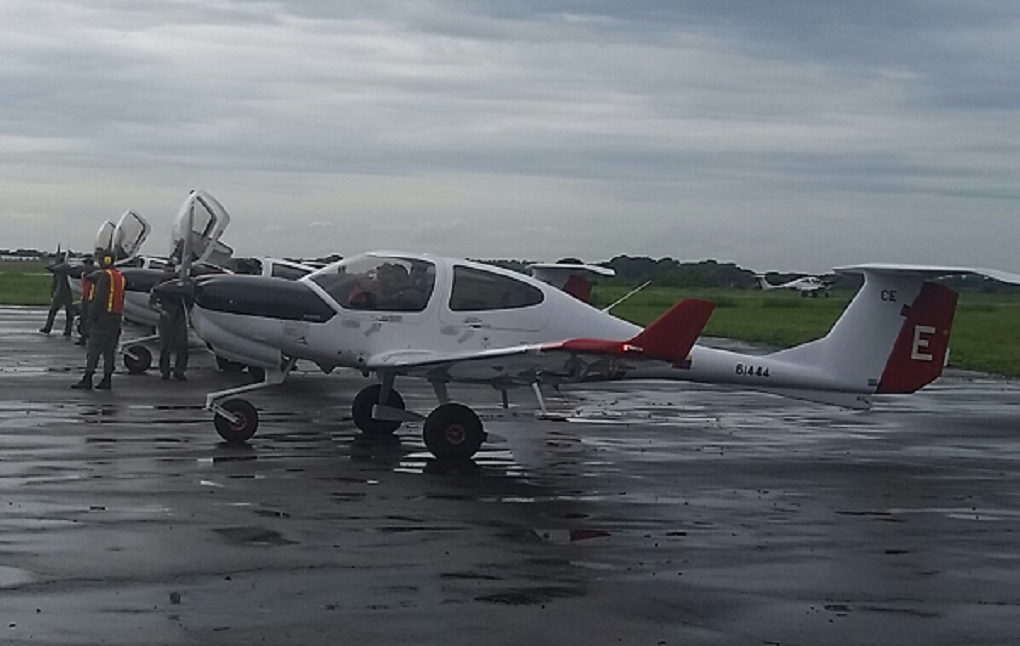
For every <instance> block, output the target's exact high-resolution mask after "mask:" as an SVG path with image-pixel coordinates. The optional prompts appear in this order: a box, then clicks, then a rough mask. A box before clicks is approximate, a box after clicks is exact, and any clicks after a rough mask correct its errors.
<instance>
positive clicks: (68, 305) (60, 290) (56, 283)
mask: <svg viewBox="0 0 1020 646" xmlns="http://www.w3.org/2000/svg"><path fill="white" fill-rule="evenodd" d="M46 269H47V270H48V271H49V272H50V273H52V274H53V280H52V282H51V283H50V311H49V313H48V314H47V315H46V324H45V325H43V326H42V327H41V328H39V331H40V332H42V333H43V334H49V333H50V330H52V329H53V321H54V319H56V317H57V312H59V311H60V310H61V308H63V310H64V336H71V327H72V325H73V324H74V306H73V303H72V302H71V282H70V280H69V276H70V269H71V268H70V266H68V264H67V260H66V259H64V260H63V261H61V262H55V263H54V264H52V265H47V266H46Z"/></svg>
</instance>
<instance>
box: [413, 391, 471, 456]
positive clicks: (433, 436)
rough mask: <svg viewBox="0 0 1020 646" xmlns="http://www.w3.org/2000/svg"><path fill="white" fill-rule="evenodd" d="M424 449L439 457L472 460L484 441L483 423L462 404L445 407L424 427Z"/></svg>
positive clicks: (434, 412)
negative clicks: (426, 448)
mask: <svg viewBox="0 0 1020 646" xmlns="http://www.w3.org/2000/svg"><path fill="white" fill-rule="evenodd" d="M422 435H423V436H424V438H425V446H427V447H428V449H429V451H431V452H432V455H434V456H436V457H437V458H460V459H464V458H470V457H471V456H473V455H474V454H475V453H477V452H478V449H479V448H480V447H481V446H482V442H484V441H485V431H484V430H482V420H480V419H478V415H476V414H475V412H474V411H473V410H471V409H470V408H468V407H467V406H464V405H463V404H452V403H451V404H443V405H442V406H440V407H438V408H436V409H435V410H434V411H432V412H431V413H430V414H429V416H428V418H427V419H426V420H425V425H424V426H423V428H422Z"/></svg>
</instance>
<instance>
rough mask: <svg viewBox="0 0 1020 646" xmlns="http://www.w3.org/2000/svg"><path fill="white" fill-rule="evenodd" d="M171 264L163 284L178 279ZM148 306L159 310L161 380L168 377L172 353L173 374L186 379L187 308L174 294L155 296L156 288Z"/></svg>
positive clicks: (162, 281) (164, 276) (167, 268)
mask: <svg viewBox="0 0 1020 646" xmlns="http://www.w3.org/2000/svg"><path fill="white" fill-rule="evenodd" d="M177 276H178V274H177V272H175V271H174V267H173V265H169V264H168V265H167V266H166V270H165V273H164V275H163V278H162V279H161V280H160V281H159V283H157V285H162V284H164V283H168V282H170V281H173V280H176V279H177ZM149 304H150V306H151V307H152V308H153V309H155V310H157V311H159V372H160V374H161V375H162V377H163V381H166V380H167V379H169V378H170V372H171V370H170V358H171V356H173V376H174V379H176V380H177V381H185V380H186V377H185V376H184V371H185V370H187V369H188V310H187V308H186V307H185V304H184V301H183V300H182V299H181V298H180V297H179V296H176V295H165V296H162V297H160V296H157V294H156V290H153V291H152V295H151V296H150V297H149Z"/></svg>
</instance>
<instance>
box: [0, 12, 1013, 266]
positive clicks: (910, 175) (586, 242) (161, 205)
mask: <svg viewBox="0 0 1020 646" xmlns="http://www.w3.org/2000/svg"><path fill="white" fill-rule="evenodd" d="M0 24H2V25H3V26H2V35H3V37H2V38H0V106H2V109H0V160H2V163H3V172H2V173H0V248H2V247H12V248H14V247H35V248H49V247H52V246H55V245H56V244H57V243H58V242H61V243H62V244H63V245H64V246H65V247H66V246H68V245H70V246H72V247H73V248H75V249H88V248H90V247H91V242H92V238H93V235H94V233H95V231H96V230H97V229H98V228H99V225H100V224H101V223H102V221H103V220H106V219H111V220H114V221H115V220H116V219H117V218H118V217H119V216H120V215H121V214H122V213H123V212H124V211H125V210H127V209H133V210H135V211H138V212H139V213H141V214H142V215H143V216H145V217H146V218H147V219H148V220H149V222H150V223H151V224H152V225H153V235H152V237H151V238H150V240H149V241H148V242H147V243H146V246H145V250H146V251H148V252H149V253H166V252H167V251H168V248H169V237H170V227H171V222H172V219H173V217H174V215H175V213H176V211H177V208H178V207H179V205H180V203H181V202H182V201H183V200H184V199H185V197H186V196H187V193H188V191H189V190H190V189H193V188H202V189H205V190H207V191H209V192H210V193H211V194H212V195H214V196H216V197H217V198H218V199H219V200H220V201H221V202H222V203H223V205H224V206H225V207H226V208H227V210H228V211H229V212H230V213H231V216H232V222H231V225H230V228H229V229H228V230H227V232H226V235H225V236H224V240H225V241H226V242H228V243H229V244H231V245H232V246H233V247H234V248H235V249H236V250H237V253H238V255H257V254H267V255H297V256H315V255H324V254H329V253H340V254H344V255H352V254H354V253H357V252H359V251H366V250H371V249H380V248H384V249H402V250H412V251H428V252H434V253H441V254H446V255H455V256H470V257H474V258H524V259H531V260H556V259H557V258H560V257H563V256H579V257H581V258H583V259H586V260H589V261H598V260H607V259H609V258H611V257H613V256H615V255H618V254H629V255H640V256H651V257H656V258H658V257H662V256H671V257H673V258H677V259H680V260H685V261H693V260H701V259H708V258H713V259H716V260H719V261H724V262H727V261H732V262H736V263H738V264H740V265H742V266H744V267H748V268H752V269H759V270H786V271H803V272H823V271H826V270H828V269H829V268H831V267H832V266H836V265H840V264H849V263H858V262H869V261H898V262H920V263H940V264H954V265H961V264H962V265H973V266H979V267H992V268H998V269H1003V270H1008V271H1013V272H1020V208H1018V207H1020V4H1018V3H1017V2H1016V0H988V1H985V0H968V1H967V2H960V1H959V0H951V1H947V0H916V1H915V0H880V1H876V0H858V1H856V2H820V1H818V0H813V1H812V0H803V1H796V2H795V1H791V0H773V1H769V2H763V1H762V0H733V1H727V0H696V1H688V0H654V1H643V0H631V1H629V2H620V1H619V0H614V1H612V2H610V1H606V0H585V1H583V2H582V1H580V0H573V1H571V0H541V1H538V0H517V1H514V2H507V1H506V0H484V1H479V2H466V1H465V2H443V1H439V0H435V1H428V0H411V1H403V0H376V1H374V2H323V1H321V0H314V1H312V0H307V1H304V0H295V1H291V2H288V1H280V2H255V1H242V0H201V1H192V0H160V2H136V1H116V0H107V1H103V0H67V1H60V0H47V1H46V2H40V1H38V0H0Z"/></svg>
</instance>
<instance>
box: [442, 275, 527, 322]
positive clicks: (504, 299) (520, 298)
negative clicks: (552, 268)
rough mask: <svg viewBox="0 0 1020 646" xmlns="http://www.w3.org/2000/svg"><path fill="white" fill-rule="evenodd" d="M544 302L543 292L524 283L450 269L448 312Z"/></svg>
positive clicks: (511, 307) (522, 305)
mask: <svg viewBox="0 0 1020 646" xmlns="http://www.w3.org/2000/svg"><path fill="white" fill-rule="evenodd" d="M544 299H545V295H544V294H543V293H542V290H540V289H538V288H537V287H534V286H533V285H529V284H528V283H525V282H524V281H520V280H517V279H515V278H511V277H509V276H504V275H502V274H497V273H493V272H490V271H484V270H481V269H475V268H472V267H463V266H460V265H458V266H456V267H454V268H453V290H452V292H451V293H450V310H451V311H454V312H477V311H482V310H506V309H514V308H519V307H530V306H532V305H538V304H539V303H541V302H542V301H543V300H544Z"/></svg>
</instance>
